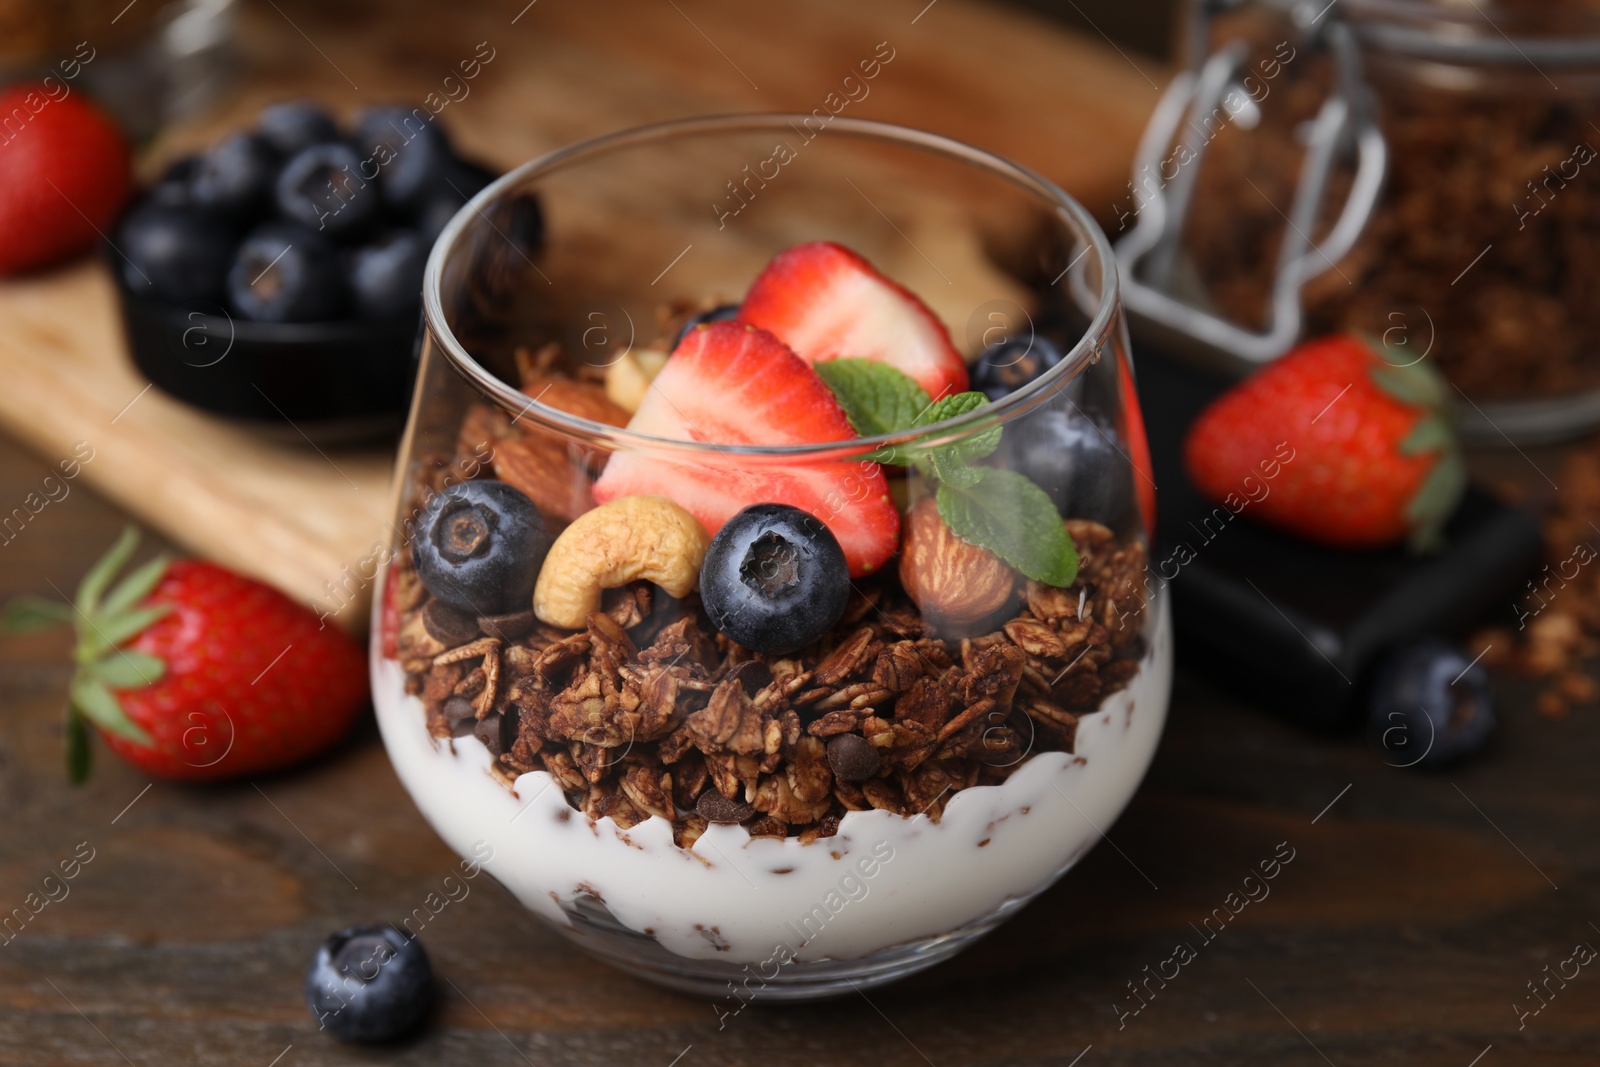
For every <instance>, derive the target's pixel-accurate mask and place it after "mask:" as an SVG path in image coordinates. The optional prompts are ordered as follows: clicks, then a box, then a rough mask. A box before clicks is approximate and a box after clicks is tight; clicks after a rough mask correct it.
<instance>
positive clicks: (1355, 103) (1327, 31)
mask: <svg viewBox="0 0 1600 1067" xmlns="http://www.w3.org/2000/svg"><path fill="white" fill-rule="evenodd" d="M1230 6H1235V5H1233V4H1229V3H1221V4H1217V3H1213V2H1209V0H1200V2H1197V3H1196V4H1195V5H1194V8H1193V17H1194V41H1195V42H1196V44H1195V47H1196V48H1197V49H1203V48H1204V43H1205V42H1206V41H1207V40H1209V36H1208V34H1207V31H1208V29H1209V27H1210V23H1211V20H1212V17H1213V16H1214V15H1215V14H1216V13H1217V11H1218V10H1220V9H1225V8H1227V7H1230ZM1279 6H1285V7H1287V8H1288V9H1289V14H1290V17H1291V19H1292V20H1293V21H1294V23H1295V24H1296V25H1297V26H1298V27H1299V29H1300V30H1301V31H1302V33H1303V34H1304V44H1305V46H1306V47H1307V48H1308V49H1325V50H1327V51H1328V52H1329V53H1331V55H1332V56H1333V61H1334V66H1335V74H1336V78H1335V87H1334V90H1333V92H1332V94H1331V95H1330V96H1329V97H1328V99H1327V100H1325V101H1324V102H1323V104H1322V108H1321V109H1320V111H1319V112H1318V114H1317V116H1316V118H1315V119H1314V120H1312V122H1310V123H1309V124H1308V127H1307V129H1306V133H1305V144H1306V152H1305V156H1304V159H1303V161H1302V163H1301V167H1300V177H1299V182H1298V184H1297V185H1296V187H1295V193H1294V200H1293V202H1292V203H1291V204H1290V206H1289V208H1288V210H1287V211H1284V210H1283V209H1281V208H1280V209H1279V212H1280V214H1283V216H1284V221H1285V223H1286V225H1285V227H1284V232H1283V240H1282V243H1281V244H1280V246H1279V249H1278V261H1277V266H1276V268H1275V270H1274V273H1273V280H1272V288H1271V294H1270V297H1269V306H1268V308H1267V316H1266V320H1265V321H1266V328H1265V329H1264V330H1261V331H1256V330H1253V329H1249V328H1247V327H1245V326H1241V325H1239V324H1238V323H1235V322H1232V321H1229V320H1227V319H1225V318H1222V317H1221V316H1219V315H1218V314H1216V313H1215V312H1214V311H1211V310H1209V309H1208V308H1206V307H1204V306H1202V305H1201V304H1200V303H1199V302H1198V300H1199V299H1201V298H1200V297H1199V294H1197V293H1188V294H1185V293H1184V292H1183V289H1184V288H1185V287H1184V286H1183V285H1182V284H1181V281H1180V278H1181V274H1180V272H1179V271H1177V270H1176V267H1177V264H1178V261H1179V256H1180V251H1181V250H1180V247H1179V242H1180V241H1181V239H1182V234H1183V229H1184V221H1185V219H1186V218H1187V216H1188V212H1189V210H1190V208H1191V207H1192V203H1191V202H1192V200H1193V197H1194V189H1195V181H1196V178H1197V177H1198V175H1199V171H1200V167H1201V165H1202V163H1203V162H1204V159H1205V153H1206V148H1207V146H1208V145H1209V143H1210V141H1211V138H1212V136H1214V131H1208V129H1207V127H1206V125H1205V124H1206V122H1207V121H1208V120H1213V121H1214V120H1215V118H1216V116H1219V115H1226V116H1228V117H1229V119H1230V120H1231V119H1232V118H1233V116H1234V112H1233V111H1232V110H1230V109H1229V108H1228V107H1226V106H1225V103H1224V101H1225V100H1226V99H1227V98H1228V96H1229V94H1230V92H1233V91H1236V90H1235V87H1236V86H1237V85H1238V84H1239V80H1240V77H1241V71H1242V70H1243V68H1244V66H1245V64H1246V62H1247V61H1248V59H1249V56H1250V50H1249V47H1248V46H1247V44H1246V43H1245V42H1244V41H1243V40H1235V41H1232V42H1230V43H1229V44H1227V45H1226V46H1224V47H1222V48H1220V49H1218V50H1217V51H1215V52H1213V53H1212V54H1210V55H1209V56H1203V52H1197V53H1196V56H1195V60H1196V62H1195V65H1194V66H1193V67H1192V68H1191V69H1190V70H1188V71H1185V72H1184V73H1182V74H1179V75H1178V76H1177V77H1176V78H1175V79H1173V81H1172V84H1171V85H1169V86H1168V87H1167V90H1166V92H1165V93H1164V94H1163V95H1162V98H1161V101H1160V103H1159V104H1157V106H1156V109H1155V111H1154V113H1153V114H1152V115H1151V116H1150V122H1149V124H1148V125H1147V126H1146V127H1145V131H1144V135H1143V137H1141V138H1140V142H1139V150H1138V155H1137V156H1136V158H1135V160H1134V165H1133V181H1134V186H1135V195H1136V197H1139V199H1140V200H1141V203H1140V205H1139V214H1138V220H1137V222H1136V223H1135V225H1134V228H1133V229H1132V230H1131V231H1130V232H1129V233H1128V234H1127V235H1126V236H1125V237H1123V238H1122V239H1121V240H1119V241H1118V242H1117V243H1116V246H1115V250H1116V257H1117V265H1118V267H1119V269H1120V271H1121V275H1122V293H1123V299H1124V302H1125V304H1126V306H1127V308H1128V310H1129V313H1130V316H1131V317H1132V319H1133V322H1134V325H1135V327H1136V328H1141V327H1142V328H1143V329H1144V330H1146V331H1147V332H1149V333H1151V334H1153V335H1155V336H1156V338H1157V340H1158V341H1161V342H1163V343H1166V344H1169V345H1172V346H1174V347H1176V348H1179V349H1181V350H1182V351H1183V352H1184V354H1189V355H1193V356H1196V357H1197V358H1200V359H1201V360H1203V361H1205V362H1207V363H1210V364H1212V365H1215V366H1220V367H1221V368H1222V369H1225V370H1229V371H1232V372H1234V373H1239V372H1243V371H1248V370H1250V369H1253V368H1255V367H1257V366H1260V365H1261V364H1264V363H1268V362H1271V361H1272V360H1274V359H1276V358H1277V357H1278V356H1281V355H1282V354H1283V353H1284V352H1286V351H1288V349H1289V348H1290V346H1292V345H1293V344H1294V342H1295V341H1296V340H1297V339H1298V338H1299V336H1300V330H1301V325H1302V322H1303V315H1302V308H1301V302H1300V294H1301V289H1302V287H1303V286H1304V285H1305V283H1306V282H1307V281H1309V280H1310V279H1311V278H1314V277H1316V276H1317V275H1318V274H1321V273H1322V272H1323V271H1325V270H1328V269H1330V268H1331V267H1333V265H1334V264H1335V263H1337V262H1338V261H1339V259H1340V258H1341V257H1343V256H1344V255H1345V254H1346V253H1348V252H1349V251H1350V248H1351V247H1352V246H1353V245H1354V244H1355V241H1356V238H1357V237H1358V236H1360V234H1361V231H1362V228H1363V227H1365V226H1366V223H1367V219H1368V217H1369V216H1370V215H1371V214H1372V208H1373V205H1374V204H1375V203H1376V201H1377V198H1378V192H1379V189H1380V187H1381V185H1382V183H1383V175H1384V170H1385V167H1386V163H1387V149H1386V147H1385V144H1384V140H1383V134H1382V133H1381V131H1380V130H1379V129H1378V126H1377V123H1376V120H1375V117H1374V115H1373V113H1372V107H1371V103H1370V94H1369V91H1368V89H1367V86H1366V83H1365V81H1364V79H1363V76H1362V71H1361V55H1360V50H1359V45H1358V43H1357V41H1356V38H1355V34H1354V32H1353V31H1352V29H1351V28H1350V26H1349V25H1347V24H1346V23H1344V22H1342V21H1340V20H1339V19H1338V17H1337V14H1336V13H1333V12H1332V10H1331V9H1333V7H1334V4H1333V3H1325V0H1309V2H1307V0H1296V2H1293V3H1283V2H1282V0H1280V3H1279ZM1202 56H1203V59H1202ZM1252 106H1253V105H1252ZM1352 147H1353V149H1354V152H1355V156H1356V171H1355V179H1354V182H1353V183H1352V185H1351V188H1350V194H1349V196H1348V197H1347V198H1346V200H1345V203H1344V207H1343V208H1342V209H1341V210H1340V212H1339V217H1338V220H1337V221H1336V222H1335V223H1334V225H1333V228H1332V229H1330V230H1329V231H1328V233H1327V235H1326V236H1325V237H1324V238H1323V239H1322V241H1321V243H1319V244H1316V245H1313V244H1312V243H1311V238H1310V233H1311V231H1312V229H1313V228H1314V227H1315V225H1316V223H1317V220H1318V218H1319V217H1321V215H1322V202H1323V199H1324V195H1325V193H1326V190H1327V184H1328V176H1329V174H1330V173H1331V171H1332V169H1333V166H1334V165H1335V163H1336V162H1337V161H1338V160H1339V158H1340V156H1341V154H1342V153H1348V152H1349V150H1350V149H1351V148H1352ZM1180 157H1181V160H1182V162H1181V165H1180V166H1179V168H1178V170H1177V173H1176V174H1175V175H1174V176H1173V177H1172V178H1171V179H1170V180H1165V181H1162V182H1157V183H1151V182H1149V181H1148V176H1149V175H1152V174H1154V175H1158V176H1159V177H1161V178H1165V172H1164V171H1163V169H1162V164H1163V163H1164V162H1166V161H1169V160H1171V159H1173V158H1180ZM1141 182H1143V183H1144V185H1145V188H1144V190H1143V192H1142V193H1141V192H1140V189H1139V186H1140V183H1141ZM1152 185H1153V186H1154V187H1153V188H1152V187H1151V186H1152ZM1191 288H1192V287H1191ZM1186 297H1188V298H1186Z"/></svg>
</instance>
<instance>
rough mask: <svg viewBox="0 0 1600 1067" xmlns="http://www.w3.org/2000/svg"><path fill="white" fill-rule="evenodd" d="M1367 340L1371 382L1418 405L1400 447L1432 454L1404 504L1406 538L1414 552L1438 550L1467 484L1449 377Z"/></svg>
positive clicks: (1403, 401) (1412, 453)
mask: <svg viewBox="0 0 1600 1067" xmlns="http://www.w3.org/2000/svg"><path fill="white" fill-rule="evenodd" d="M1367 344H1368V345H1369V346H1370V347H1371V348H1372V351H1373V352H1374V354H1376V356H1377V357H1378V359H1377V362H1376V363H1375V364H1374V366H1373V368H1372V381H1373V383H1374V384H1375V385H1377V387H1378V388H1379V389H1380V390H1381V391H1382V392H1384V393H1385V394H1387V395H1388V396H1390V397H1391V398H1393V399H1394V400H1397V401H1399V402H1400V403H1401V404H1404V405H1406V406H1407V407H1414V408H1419V409H1421V417H1420V418H1418V419H1417V421H1416V423H1415V425H1413V426H1412V427H1411V431H1410V432H1409V433H1408V434H1406V437H1405V440H1403V441H1401V442H1400V452H1401V454H1402V455H1407V456H1418V455H1427V454H1430V453H1432V454H1434V455H1435V456H1436V458H1435V460H1434V464H1433V466H1432V468H1430V469H1429V471H1428V473H1427V475H1426V476H1425V477H1424V478H1423V479H1422V484H1420V485H1419V486H1417V491H1416V493H1415V495H1413V496H1412V498H1411V500H1410V501H1409V502H1408V503H1407V505H1406V513H1405V514H1406V521H1407V524H1408V525H1409V526H1410V528H1411V533H1410V535H1409V537H1408V538H1407V542H1406V543H1407V546H1408V547H1409V548H1410V549H1411V551H1412V552H1415V553H1423V552H1433V551H1437V550H1438V549H1439V548H1441V547H1443V545H1444V526H1445V523H1447V522H1449V521H1450V516H1452V515H1454V514H1455V511H1456V506H1457V505H1458V504H1460V503H1461V496H1462V494H1463V493H1465V492H1466V489H1467V468H1466V462H1465V461H1464V460H1463V459H1462V457H1461V443H1460V441H1458V440H1457V438H1456V429H1455V406H1454V404H1453V403H1452V402H1451V398H1450V387H1449V383H1448V382H1446V381H1445V379H1444V376H1443V375H1442V374H1440V373H1439V372H1438V370H1437V369H1435V368H1434V367H1433V366H1432V365H1431V364H1429V363H1428V362H1427V361H1426V360H1425V359H1412V358H1410V357H1409V355H1408V354H1407V353H1404V352H1402V351H1400V350H1398V349H1396V348H1394V347H1393V346H1390V345H1387V344H1385V343H1384V342H1383V341H1382V340H1379V339H1376V338H1371V337H1369V338H1367Z"/></svg>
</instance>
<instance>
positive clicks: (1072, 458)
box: [997, 405, 1136, 527]
mask: <svg viewBox="0 0 1600 1067" xmlns="http://www.w3.org/2000/svg"><path fill="white" fill-rule="evenodd" d="M1126 452H1127V449H1125V448H1123V446H1122V440H1121V438H1120V437H1119V436H1118V435H1117V431H1116V430H1115V429H1113V428H1112V427H1111V426H1110V425H1109V424H1108V423H1106V422H1105V421H1104V420H1102V419H1101V418H1099V417H1098V416H1091V415H1088V414H1085V413H1084V411H1083V409H1081V408H1078V407H1075V406H1066V407H1058V406H1055V405H1049V406H1045V407H1040V408H1036V409H1034V410H1033V411H1030V412H1028V413H1027V414H1026V415H1024V416H1022V417H1021V418H1020V419H1018V420H1016V421H1015V422H1014V423H1012V424H1011V425H1009V426H1007V427H1006V429H1005V433H1004V435H1003V436H1002V437H1001V439H1000V450H999V452H998V454H997V457H998V459H999V460H1000V462H1001V464H1002V465H1003V466H1007V467H1010V468H1011V469H1012V470H1014V471H1017V472H1019V473H1021V474H1025V475H1027V476H1028V477H1029V478H1031V479H1032V480H1033V481H1034V483H1035V484H1037V485H1038V486H1039V487H1040V488H1041V489H1043V490H1044V491H1045V492H1046V493H1048V494H1049V496H1050V499H1051V501H1052V502H1054V504H1055V506H1056V509H1057V510H1059V511H1060V512H1061V514H1062V515H1063V516H1065V517H1066V518H1069V519H1093V520H1094V521H1096V522H1103V523H1105V524H1106V525H1107V526H1112V527H1115V526H1117V524H1118V523H1120V522H1121V521H1122V520H1123V518H1125V517H1126V513H1127V510H1128V507H1129V505H1130V504H1131V503H1132V493H1131V489H1132V484H1131V479H1133V478H1134V477H1136V475H1135V474H1134V472H1133V467H1132V465H1131V464H1130V463H1129V462H1128V461H1127V460H1126V459H1124V458H1123V457H1124V454H1125V453H1126Z"/></svg>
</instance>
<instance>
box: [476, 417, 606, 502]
mask: <svg viewBox="0 0 1600 1067" xmlns="http://www.w3.org/2000/svg"><path fill="white" fill-rule="evenodd" d="M494 476H495V477H496V478H499V479H500V480H501V481H502V482H505V483H506V484H507V485H510V486H513V487H514V488H517V489H520V490H522V491H523V492H524V493H526V494H527V495H528V499H529V500H532V501H533V503H534V506H535V507H537V508H538V509H539V510H540V511H541V512H543V513H544V514H545V515H547V516H549V517H550V518H553V519H557V520H559V521H561V522H571V521H572V520H573V519H575V518H577V517H578V516H579V515H582V514H583V513H584V512H586V511H588V510H589V509H590V508H592V507H594V497H592V496H590V494H589V475H588V473H587V472H585V471H584V469H583V468H582V467H581V466H580V465H578V464H576V463H574V462H572V460H571V459H569V458H568V456H567V449H566V446H565V445H563V444H562V443H561V442H559V441H557V440H555V439H554V438H550V437H529V436H519V435H515V434H513V435H510V436H507V437H502V438H500V440H498V441H496V442H495V446H494Z"/></svg>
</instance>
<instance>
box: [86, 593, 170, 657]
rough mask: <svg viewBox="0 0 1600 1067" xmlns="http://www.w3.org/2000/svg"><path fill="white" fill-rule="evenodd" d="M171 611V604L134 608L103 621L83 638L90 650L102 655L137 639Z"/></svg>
mask: <svg viewBox="0 0 1600 1067" xmlns="http://www.w3.org/2000/svg"><path fill="white" fill-rule="evenodd" d="M171 611H172V605H171V604H156V605H153V606H151V607H148V608H135V609H134V610H132V611H127V612H123V613H122V614H121V615H118V616H117V617H116V618H114V619H105V620H104V621H102V622H101V623H100V624H99V625H98V626H97V627H96V628H95V629H94V630H92V631H90V632H89V633H88V634H86V635H84V637H85V640H86V641H88V642H89V645H90V648H91V649H93V650H94V651H95V652H96V653H97V654H98V653H104V652H105V651H107V650H108V649H111V648H115V647H116V646H117V645H120V644H122V642H124V641H126V640H128V639H129V638H131V637H137V636H138V635H139V634H141V633H143V632H144V631H145V630H147V629H148V628H149V627H150V625H151V624H152V623H154V622H155V621H156V620H157V619H161V618H164V617H165V616H167V615H168V614H170V613H171Z"/></svg>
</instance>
